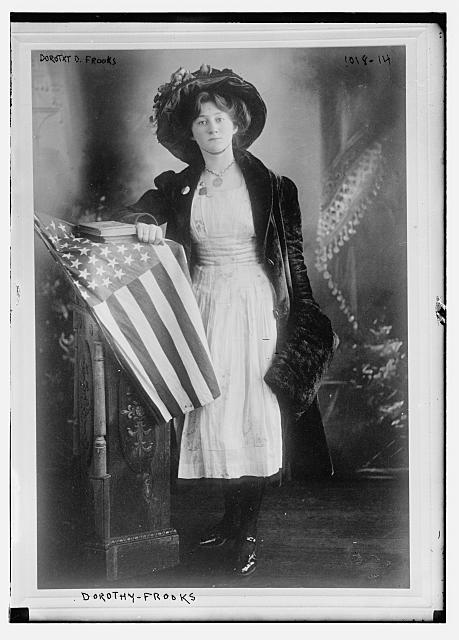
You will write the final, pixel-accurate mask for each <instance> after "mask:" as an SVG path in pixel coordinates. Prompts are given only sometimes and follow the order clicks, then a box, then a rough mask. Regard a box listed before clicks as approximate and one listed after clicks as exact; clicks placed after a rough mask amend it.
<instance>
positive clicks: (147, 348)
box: [107, 287, 193, 415]
mask: <svg viewBox="0 0 459 640" xmlns="http://www.w3.org/2000/svg"><path fill="white" fill-rule="evenodd" d="M107 302H108V306H109V307H110V308H112V312H113V311H114V312H115V313H114V315H115V317H116V319H117V322H118V325H119V326H120V329H121V331H123V333H124V335H125V336H126V337H127V338H128V339H129V342H130V344H131V346H132V348H133V349H134V351H135V353H136V354H137V357H138V358H139V360H140V362H142V364H143V367H144V369H145V370H146V371H147V372H148V373H149V374H150V377H151V378H152V380H153V383H154V385H155V387H156V389H157V391H158V395H159V397H160V398H162V400H163V402H164V404H165V405H166V406H167V408H168V409H169V411H171V413H172V415H175V411H177V410H178V411H179V412H182V413H184V412H187V411H190V410H191V409H192V408H193V405H192V402H191V400H190V398H189V397H188V395H187V394H186V392H185V390H184V388H183V387H182V385H181V383H180V380H179V378H178V376H177V374H176V373H175V371H174V369H173V367H172V365H171V363H170V361H169V360H168V358H167V355H166V354H165V353H164V351H163V350H162V348H161V345H160V344H159V342H158V339H157V338H156V336H155V334H154V332H153V331H152V330H151V327H150V324H149V323H148V320H147V319H146V318H145V317H144V315H143V313H142V310H141V309H140V307H139V305H138V304H137V302H136V300H135V299H134V297H133V296H132V294H131V292H130V291H129V290H128V289H127V288H126V287H122V288H121V289H118V291H116V292H115V293H114V295H113V296H111V297H110V298H109V299H108V301H107ZM131 318H135V325H134V323H133V322H132V320H131Z"/></svg>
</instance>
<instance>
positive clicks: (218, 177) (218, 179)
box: [206, 159, 234, 187]
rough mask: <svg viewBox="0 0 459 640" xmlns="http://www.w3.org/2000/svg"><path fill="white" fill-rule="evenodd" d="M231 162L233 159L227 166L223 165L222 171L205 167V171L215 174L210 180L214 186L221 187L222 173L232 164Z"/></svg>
mask: <svg viewBox="0 0 459 640" xmlns="http://www.w3.org/2000/svg"><path fill="white" fill-rule="evenodd" d="M233 164H234V159H233V160H231V162H230V163H229V165H228V166H227V167H225V168H224V169H223V171H212V169H208V168H207V167H206V171H207V173H212V174H213V175H214V176H216V177H215V178H214V179H213V180H212V184H213V185H214V187H221V186H222V184H223V174H224V173H226V172H227V171H228V169H229V168H230V167H232V166H233Z"/></svg>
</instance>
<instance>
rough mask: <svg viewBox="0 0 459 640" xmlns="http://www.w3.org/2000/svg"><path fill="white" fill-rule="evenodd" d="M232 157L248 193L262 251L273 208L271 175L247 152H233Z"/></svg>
mask: <svg viewBox="0 0 459 640" xmlns="http://www.w3.org/2000/svg"><path fill="white" fill-rule="evenodd" d="M234 155H235V157H236V161H237V163H238V165H239V167H240V169H241V171H242V175H243V176H244V180H245V183H246V185H247V190H248V192H249V197H250V204H251V206H252V215H253V225H254V228H255V235H256V236H257V238H258V242H259V245H260V247H261V248H262V249H263V250H264V249H265V242H266V232H267V228H268V223H269V219H270V215H271V211H272V207H273V181H272V178H271V173H270V171H269V170H268V169H267V168H266V167H265V165H264V164H263V163H262V162H261V161H260V160H258V159H257V158H255V157H254V156H253V155H252V154H251V153H249V152H248V151H238V150H235V154H234Z"/></svg>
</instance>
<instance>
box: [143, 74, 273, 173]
mask: <svg viewBox="0 0 459 640" xmlns="http://www.w3.org/2000/svg"><path fill="white" fill-rule="evenodd" d="M202 91H209V92H212V93H217V94H219V95H221V96H222V97H226V96H228V97H236V98H239V99H241V100H242V101H243V102H244V103H245V105H246V107H247V109H248V111H249V113H250V118H251V120H250V125H249V127H248V128H247V129H246V130H245V131H243V132H238V134H237V138H238V141H237V142H238V147H240V148H242V149H247V148H248V147H249V146H250V145H251V144H252V142H254V140H256V139H257V138H258V136H259V135H260V133H261V132H262V130H263V127H264V126H265V121H266V105H265V103H264V102H263V100H262V98H261V96H260V94H259V93H258V91H257V90H256V89H255V87H254V86H253V85H252V84H250V82H246V81H245V80H243V79H242V78H241V77H240V76H238V75H237V74H236V73H234V71H232V70H231V69H222V70H221V71H220V70H219V69H213V68H212V67H210V66H209V65H206V64H203V65H201V67H200V69H198V70H197V71H194V72H193V73H191V72H190V71H187V70H186V69H183V67H181V68H180V69H178V71H176V72H175V73H173V74H172V76H171V80H170V82H169V83H168V84H164V85H162V86H161V87H159V89H158V94H157V95H156V96H155V100H154V105H153V118H152V120H153V122H154V123H155V124H156V136H157V138H158V142H159V143H160V144H162V145H163V146H164V147H166V149H168V151H170V152H171V153H172V154H173V155H174V156H175V157H176V158H179V159H180V160H183V161H184V162H187V163H191V162H193V161H194V160H196V159H198V158H201V153H200V151H199V147H198V145H197V144H196V142H194V140H191V138H190V133H189V131H186V130H185V129H184V122H186V121H187V119H189V114H190V112H191V109H192V107H193V104H194V100H195V99H196V97H197V95H198V94H199V93H201V92H202Z"/></svg>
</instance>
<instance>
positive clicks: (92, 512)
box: [73, 301, 179, 580]
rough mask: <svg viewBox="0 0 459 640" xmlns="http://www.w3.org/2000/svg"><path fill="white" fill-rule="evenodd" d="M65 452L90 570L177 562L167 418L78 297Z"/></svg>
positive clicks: (134, 571)
mask: <svg viewBox="0 0 459 640" xmlns="http://www.w3.org/2000/svg"><path fill="white" fill-rule="evenodd" d="M73 317H74V330H75V406H74V416H75V419H74V430H73V453H74V459H75V461H76V465H75V467H76V486H77V495H78V497H79V500H80V516H81V531H82V534H83V540H84V542H83V545H84V549H85V551H86V552H87V554H88V555H89V561H90V562H91V571H92V572H93V573H94V575H96V574H97V575H100V576H105V577H106V578H107V579H108V580H116V579H118V578H125V577H135V576H136V575H144V574H148V573H151V572H153V571H156V570H159V569H164V568H166V567H170V566H173V565H175V564H177V563H178V559H179V539H178V535H177V532H176V531H175V530H174V529H173V528H172V527H171V524H170V429H171V428H172V425H171V423H168V424H160V425H157V424H155V423H154V421H153V419H152V417H151V415H150V413H149V411H148V406H147V403H146V402H145V400H144V399H143V398H142V397H140V396H139V394H138V392H136V390H135V389H134V385H133V384H132V383H131V381H130V379H128V378H127V376H126V374H125V373H124V372H123V370H122V369H121V367H120V365H119V363H118V362H117V360H116V358H115V356H114V354H113V352H112V350H111V348H110V346H109V345H108V343H107V342H106V340H105V339H104V336H103V335H102V332H101V330H100V329H99V326H98V325H97V323H96V322H95V320H94V319H93V318H92V316H91V315H90V314H89V313H88V310H87V308H86V307H84V306H82V305H80V304H79V302H78V301H76V302H75V304H74V305H73Z"/></svg>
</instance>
